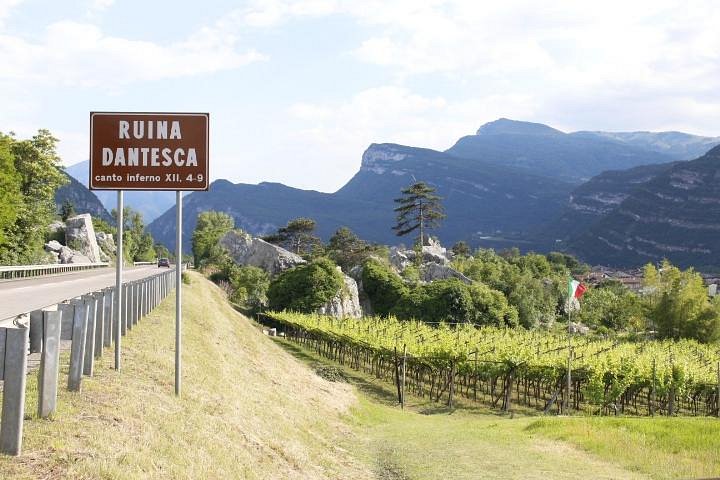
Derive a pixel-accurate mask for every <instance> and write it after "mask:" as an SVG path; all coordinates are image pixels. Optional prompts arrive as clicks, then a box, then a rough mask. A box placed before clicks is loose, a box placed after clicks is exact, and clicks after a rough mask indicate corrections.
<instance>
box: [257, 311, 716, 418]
mask: <svg viewBox="0 0 720 480" xmlns="http://www.w3.org/2000/svg"><path fill="white" fill-rule="evenodd" d="M260 320H261V321H262V322H263V323H265V324H266V325H268V326H271V327H276V328H277V329H278V331H280V332H282V333H283V334H284V335H285V337H286V338H287V339H288V340H290V341H293V342H296V343H299V344H302V345H304V346H305V347H308V348H312V349H314V350H315V351H316V352H317V353H318V354H319V355H322V356H324V357H327V358H329V359H332V360H334V361H337V362H339V363H341V364H343V365H347V366H349V367H351V368H354V369H356V370H358V371H362V372H365V373H369V374H372V375H375V376H376V377H377V378H382V379H386V380H388V381H391V382H393V383H394V384H395V385H396V386H397V392H398V400H399V402H400V403H401V404H402V403H404V395H405V392H406V391H408V392H412V394H414V395H417V396H420V397H428V398H430V399H432V400H434V401H446V402H447V404H448V405H452V404H453V401H454V399H455V398H457V397H458V396H460V397H464V398H465V399H467V400H471V401H477V402H483V403H486V404H488V405H490V406H492V407H494V408H501V409H502V410H504V411H508V410H510V409H511V407H512V405H524V406H526V407H531V408H536V409H539V410H543V411H545V412H555V413H579V412H583V413H588V414H595V415H617V414H626V415H719V414H720V412H719V410H718V396H719V394H720V382H719V380H720V348H719V346H718V345H704V344H700V343H697V342H695V341H690V340H683V341H644V342H631V341H618V340H612V339H598V338H593V337H584V336H574V335H573V336H568V335H567V334H556V333H550V332H545V331H530V330H524V329H503V328H495V327H477V326H474V325H471V324H458V325H448V324H444V323H443V324H438V325H429V324H427V323H422V322H414V321H398V320H395V319H392V318H389V319H379V318H365V319H362V320H345V319H343V320H339V319H334V318H332V317H327V316H321V315H304V314H297V313H291V312H281V313H276V312H271V313H267V314H263V315H261V316H260Z"/></svg>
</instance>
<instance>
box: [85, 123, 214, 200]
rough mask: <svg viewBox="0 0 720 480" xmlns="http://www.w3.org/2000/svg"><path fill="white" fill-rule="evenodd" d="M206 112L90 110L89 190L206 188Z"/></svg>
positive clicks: (207, 154) (207, 127)
mask: <svg viewBox="0 0 720 480" xmlns="http://www.w3.org/2000/svg"><path fill="white" fill-rule="evenodd" d="M209 125H210V115H209V114H207V113H124V112H90V189H91V190H207V189H208V185H209V179H208V163H209V162H208V156H209V144H208V137H209V135H208V130H209Z"/></svg>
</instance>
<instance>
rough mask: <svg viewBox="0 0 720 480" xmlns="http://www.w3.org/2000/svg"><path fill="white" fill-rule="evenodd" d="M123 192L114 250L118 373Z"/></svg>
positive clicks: (118, 365) (118, 202)
mask: <svg viewBox="0 0 720 480" xmlns="http://www.w3.org/2000/svg"><path fill="white" fill-rule="evenodd" d="M123 208H124V207H123V191H122V190H118V192H117V212H116V215H117V247H116V248H115V257H116V258H115V261H116V266H115V325H114V326H115V370H117V371H120V338H121V337H122V335H121V331H120V322H121V321H122V305H123V298H122V274H123V223H124V222H123Z"/></svg>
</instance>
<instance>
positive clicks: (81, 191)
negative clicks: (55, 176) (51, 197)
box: [55, 172, 113, 222]
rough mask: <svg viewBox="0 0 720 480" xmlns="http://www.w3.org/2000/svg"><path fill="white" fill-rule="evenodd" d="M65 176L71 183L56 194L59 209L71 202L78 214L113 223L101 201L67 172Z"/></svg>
mask: <svg viewBox="0 0 720 480" xmlns="http://www.w3.org/2000/svg"><path fill="white" fill-rule="evenodd" d="M63 174H64V175H65V176H66V177H67V178H68V181H69V183H67V184H65V185H63V186H62V187H60V188H58V189H57V191H56V192H55V204H57V206H58V209H59V208H60V207H61V206H62V205H63V204H64V203H65V201H67V200H69V201H70V202H71V203H72V204H73V206H74V207H75V212H76V213H89V214H90V215H92V216H93V217H98V218H101V219H103V220H105V221H106V222H112V221H113V219H112V217H111V216H110V214H109V213H108V211H107V210H106V209H105V207H104V206H103V204H102V203H101V202H100V200H99V199H98V198H97V197H96V196H95V195H94V194H93V192H91V191H90V190H88V189H87V188H86V187H85V186H84V185H83V184H81V183H80V182H78V181H77V180H75V179H74V178H73V177H72V176H70V175H68V174H67V172H63Z"/></svg>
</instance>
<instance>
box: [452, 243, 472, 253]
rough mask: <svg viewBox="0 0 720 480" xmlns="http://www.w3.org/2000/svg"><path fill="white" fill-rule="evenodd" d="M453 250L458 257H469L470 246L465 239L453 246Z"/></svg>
mask: <svg viewBox="0 0 720 480" xmlns="http://www.w3.org/2000/svg"><path fill="white" fill-rule="evenodd" d="M452 252H453V254H454V255H455V256H456V257H469V256H470V246H469V245H468V244H467V242H465V241H464V240H460V241H459V242H456V243H455V245H453V246H452Z"/></svg>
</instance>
